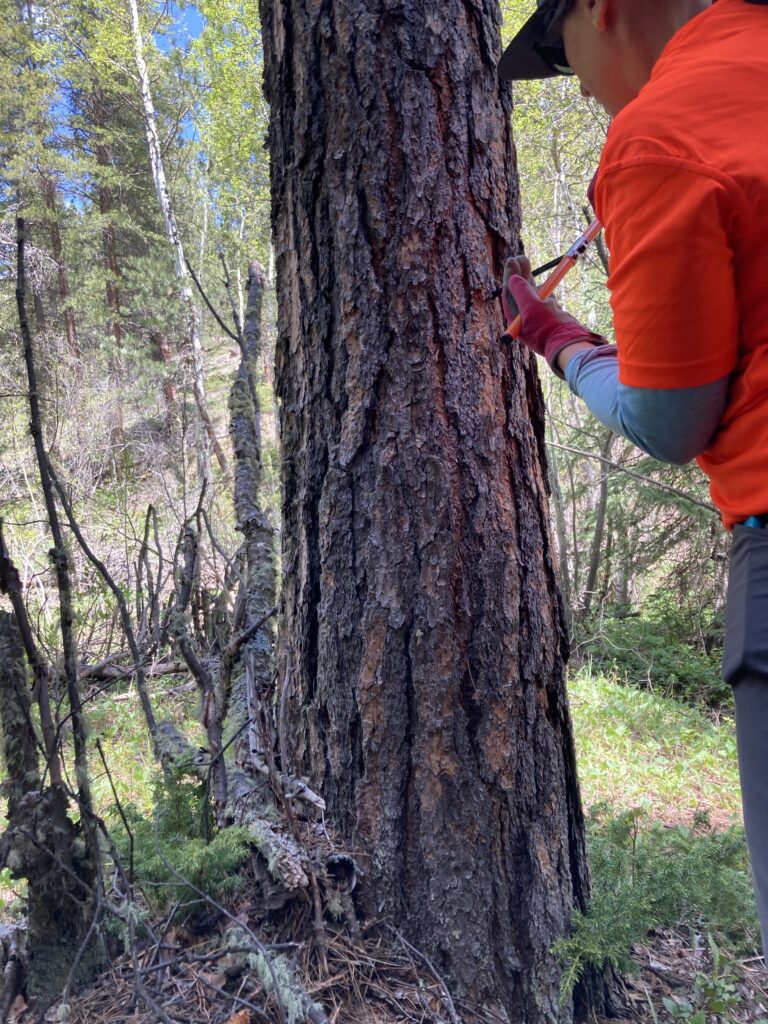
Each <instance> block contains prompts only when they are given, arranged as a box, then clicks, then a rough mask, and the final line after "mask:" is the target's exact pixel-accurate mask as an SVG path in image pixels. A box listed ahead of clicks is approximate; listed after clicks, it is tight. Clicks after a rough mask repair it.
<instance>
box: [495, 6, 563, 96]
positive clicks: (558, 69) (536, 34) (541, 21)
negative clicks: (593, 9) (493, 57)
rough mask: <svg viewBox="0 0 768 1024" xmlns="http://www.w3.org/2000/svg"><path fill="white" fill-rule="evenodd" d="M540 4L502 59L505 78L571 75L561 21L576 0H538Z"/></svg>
mask: <svg viewBox="0 0 768 1024" xmlns="http://www.w3.org/2000/svg"><path fill="white" fill-rule="evenodd" d="M536 2H537V4H538V7H537V10H536V13H535V14H533V15H532V16H531V17H530V18H529V19H528V21H526V23H525V24H524V25H523V27H522V28H521V29H520V31H519V32H518V33H517V35H516V36H515V38H514V39H513V40H512V42H511V43H510V44H509V46H508V47H507V48H506V50H505V51H504V53H503V54H502V57H501V60H500V61H499V77H500V78H501V80H502V81H503V82H511V81H521V80H530V79H533V78H553V77H554V76H555V75H572V74H573V71H572V70H571V68H570V67H569V66H568V58H567V57H566V55H565V48H564V47H563V40H562V36H561V35H560V32H559V22H560V18H561V17H562V15H563V14H565V12H566V11H567V10H568V9H569V8H570V7H571V6H572V2H573V0H536Z"/></svg>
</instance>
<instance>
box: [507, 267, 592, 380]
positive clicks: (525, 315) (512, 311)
mask: <svg viewBox="0 0 768 1024" xmlns="http://www.w3.org/2000/svg"><path fill="white" fill-rule="evenodd" d="M501 304H502V306H503V308H504V316H505V318H506V320H507V323H511V322H512V321H513V320H514V319H515V317H516V316H517V315H518V313H520V315H521V318H522V330H521V331H520V336H519V338H518V340H519V341H520V342H521V343H522V344H523V345H525V346H526V348H529V349H531V350H532V351H533V352H535V353H536V354H537V355H540V356H544V358H545V359H546V360H547V362H548V363H549V365H550V366H551V368H552V369H553V370H554V371H555V373H556V374H558V376H562V374H561V372H560V368H559V366H558V363H557V357H558V355H559V354H560V353H561V352H562V351H563V349H564V348H567V347H568V346H569V345H576V344H580V343H581V344H590V345H605V344H606V341H605V338H602V337H601V336H600V335H599V334H595V333H594V332H593V331H590V330H589V329H588V328H587V327H585V326H584V325H583V324H581V323H579V321H578V320H576V319H575V318H574V317H572V316H571V315H570V313H566V311H565V310H564V309H563V308H562V307H561V306H560V305H559V303H558V302H557V301H556V300H555V299H554V298H549V299H546V300H545V301H543V302H542V300H541V299H540V298H539V295H538V292H537V291H536V286H535V284H534V281H533V277H532V276H531V264H530V262H529V260H528V259H527V258H526V257H525V256H513V257H512V258H510V259H508V260H507V262H506V263H505V264H504V286H503V288H502V291H501Z"/></svg>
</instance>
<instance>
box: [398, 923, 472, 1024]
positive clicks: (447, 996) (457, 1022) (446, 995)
mask: <svg viewBox="0 0 768 1024" xmlns="http://www.w3.org/2000/svg"><path fill="white" fill-rule="evenodd" d="M388 927H389V929H390V931H392V932H393V933H394V934H395V935H396V936H397V938H398V939H399V940H400V942H401V943H402V945H403V947H404V948H405V949H407V950H408V951H409V952H410V953H413V955H414V956H417V957H418V958H419V959H420V960H421V961H422V963H424V964H426V966H427V968H428V970H430V971H431V972H432V977H433V978H434V979H435V981H436V982H437V983H438V985H439V986H440V991H441V993H442V995H443V999H444V1000H445V1005H446V1007H447V1008H448V1013H449V1015H450V1018H451V1021H452V1024H461V1018H460V1017H459V1015H458V1013H456V1007H455V1006H454V1005H453V1000H452V999H451V993H450V992H449V991H448V986H447V985H446V984H445V982H444V981H443V979H442V977H441V975H440V974H439V973H438V971H437V968H436V967H435V965H434V964H433V963H432V961H431V960H430V959H429V957H428V956H427V954H426V953H422V952H421V951H420V950H418V949H416V947H415V946H412V945H411V944H410V942H409V941H408V940H407V939H406V938H405V937H404V936H403V935H401V934H400V932H399V931H398V930H397V928H395V927H394V926H393V925H388Z"/></svg>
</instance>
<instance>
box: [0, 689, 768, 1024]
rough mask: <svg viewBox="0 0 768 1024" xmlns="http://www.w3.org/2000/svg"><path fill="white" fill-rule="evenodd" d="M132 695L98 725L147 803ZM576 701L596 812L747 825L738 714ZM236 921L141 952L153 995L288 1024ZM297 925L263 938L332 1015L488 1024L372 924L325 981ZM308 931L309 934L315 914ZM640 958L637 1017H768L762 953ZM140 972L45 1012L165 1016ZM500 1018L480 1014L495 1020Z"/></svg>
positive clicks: (677, 941)
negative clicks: (236, 956)
mask: <svg viewBox="0 0 768 1024" xmlns="http://www.w3.org/2000/svg"><path fill="white" fill-rule="evenodd" d="M128 698H129V695H128V694H122V695H120V694H118V695H114V696H112V697H110V698H108V699H107V701H106V703H105V704H104V706H103V707H102V712H103V722H102V726H103V729H99V724H98V722H97V723H95V728H96V729H97V731H103V732H104V734H105V736H106V738H108V739H109V740H110V748H111V749H112V750H113V751H115V752H116V754H115V761H114V763H112V764H111V774H112V776H113V781H114V782H115V784H116V786H117V789H118V792H119V794H120V798H121V800H123V801H125V802H126V803H129V802H130V803H133V804H134V805H137V806H138V807H145V808H146V809H147V811H148V810H149V808H150V806H151V803H152V786H151V778H152V772H153V766H152V758H151V751H150V750H149V748H148V746H147V744H146V739H145V737H144V730H143V729H142V727H141V722H140V720H139V719H138V716H137V713H136V711H135V708H134V704H135V702H134V701H133V700H130V699H128ZM159 699H160V700H161V701H162V703H163V710H164V713H165V714H168V712H169V709H170V710H171V712H172V716H173V717H175V718H178V720H179V721H182V720H186V721H188V720H189V717H190V716H191V715H193V714H194V700H195V698H194V694H193V693H192V692H191V691H190V690H189V689H188V687H186V686H184V685H183V684H180V685H178V686H176V687H171V688H168V689H166V690H165V691H164V692H163V694H162V695H160V698H159ZM570 701H571V707H572V711H573V717H574V725H575V732H576V741H577V750H578V757H579V766H580V776H581V786H582V796H583V801H584V804H585V806H586V807H588V808H589V807H594V806H595V805H599V806H601V807H602V808H603V813H606V812H607V813H608V814H609V815H610V814H616V815H619V814H621V813H622V812H624V811H626V810H627V809H630V808H639V809H640V810H641V812H642V815H643V820H645V821H650V822H655V823H657V824H658V823H661V827H662V828H665V829H670V830H683V831H686V830H687V829H689V828H694V829H695V827H696V826H695V823H696V820H697V817H700V816H701V815H702V814H703V815H705V816H706V818H707V819H708V822H709V823H710V825H711V827H712V829H713V830H714V831H717V830H725V829H727V828H728V827H729V826H730V825H733V824H737V825H738V824H739V823H740V804H739V788H738V770H737V763H736V747H735V739H734V729H733V723H732V720H731V719H730V718H729V717H728V715H727V714H724V715H722V716H716V715H713V714H711V713H709V712H705V711H701V710H698V709H695V708H691V707H689V706H686V705H682V704H681V703H680V702H678V701H676V700H673V699H669V698H666V697H664V696H661V695H658V694H653V693H647V692H644V691H639V690H637V689H635V688H630V687H627V686H623V685H620V684H618V683H616V682H615V681H612V680H609V679H606V678H603V677H600V676H596V675H593V674H592V673H591V672H589V671H588V670H582V671H581V672H579V673H577V674H576V675H575V677H574V679H573V680H572V683H571V686H570ZM117 752H119V755H118V754H117ZM100 782H102V783H103V791H102V790H101V787H100V785H97V791H99V792H101V795H102V798H103V800H104V801H107V800H109V799H110V796H109V792H108V788H107V780H106V779H103V780H100ZM247 892H248V886H247V884H246V885H244V886H242V887H241V890H240V892H239V894H238V895H237V896H236V897H235V898H233V901H232V902H231V903H230V904H229V908H230V912H231V914H232V916H233V918H234V919H238V920H242V921H244V922H245V921H247V920H248V918H249V916H250V915H249V904H248V896H247ZM0 895H2V894H0ZM9 895H10V894H9ZM231 927H232V921H231V920H230V921H227V920H225V921H221V920H220V921H219V922H218V923H217V924H215V926H214V927H213V928H212V929H211V930H210V931H209V932H208V933H206V934H203V935H200V934H199V933H198V934H194V933H193V931H191V930H190V929H187V928H184V927H179V928H175V927H174V928H169V929H168V931H167V933H166V934H165V937H164V939H163V943H164V949H163V951H162V952H161V953H160V952H159V951H157V950H156V951H155V952H154V953H152V951H149V953H147V954H145V955H144V956H143V957H142V960H143V962H144V964H143V966H144V970H145V972H146V973H145V975H144V976H145V978H147V979H151V980H152V985H153V991H155V992H158V991H163V993H164V995H167V993H168V992H171V993H173V998H172V1000H171V1005H172V1006H173V1016H172V1017H171V1018H170V1019H173V1020H175V1021H185V1022H189V1024H192V1022H195V1024H197V1022H199V1024H280V1021H281V1017H280V1014H279V1013H278V1011H277V1009H276V1007H275V1006H274V1001H273V1000H272V999H271V998H270V997H268V996H267V994H266V992H265V988H264V986H263V985H262V984H261V983H260V982H259V981H258V979H257V977H256V974H255V972H253V971H244V972H241V973H240V974H239V975H238V974H237V972H236V971H233V969H232V963H231V960H232V957H231V955H230V954H229V953H228V951H227V948H226V947H227V943H228V942H229V943H230V945H231V940H230V939H228V937H227V929H228V928H231ZM292 927H293V931H292V930H291V927H284V928H281V929H277V928H273V930H272V932H271V933H270V932H269V930H268V933H267V934H260V938H261V940H262V941H263V942H265V943H272V944H273V946H274V945H275V944H277V945H282V944H285V943H288V945H287V946H286V948H285V954H286V955H288V956H290V957H291V959H292V961H293V963H294V967H295V970H296V974H297V977H298V978H299V979H300V980H301V983H302V985H303V986H304V988H305V991H306V992H308V993H309V995H310V996H311V997H312V998H314V999H315V1000H317V1001H318V1002H319V1003H321V1004H322V1005H323V1006H324V1007H325V1008H326V1011H327V1014H328V1016H327V1019H328V1021H329V1022H330V1024H410V1022H416V1024H452V1022H454V1024H455V1022H456V1021H459V1022H461V1024H465V1022H466V1024H469V1022H470V1021H475V1020H478V1019H480V1018H478V1017H477V1016H475V1015H474V1014H473V1013H472V1012H471V1009H470V1008H469V1007H465V1006H463V1005H462V1004H461V1003H460V1001H458V1000H457V1001H456V1002H455V1005H454V1007H453V1011H452V1012H451V1010H450V1009H449V1008H448V1005H447V1002H446V1000H445V998H444V990H443V989H442V984H441V981H440V979H439V978H438V977H437V976H436V975H435V974H434V973H433V972H432V971H430V970H429V968H428V967H427V966H426V965H425V964H424V963H423V962H420V961H419V959H418V956H417V955H414V954H415V952H416V951H411V950H409V949H408V948H406V946H404V945H402V944H401V943H400V942H399V941H397V940H395V939H394V937H392V936H389V935H382V934H379V935H378V936H377V935H376V933H374V932H371V933H370V935H367V936H365V942H364V944H363V946H358V945H355V944H354V943H353V942H351V940H350V939H349V938H348V937H346V936H345V934H344V933H343V932H338V933H336V932H334V931H333V930H330V931H329V935H328V939H329V942H328V948H327V960H328V969H327V971H326V972H324V976H323V977H318V973H317V970H316V967H317V965H316V964H315V963H313V957H314V952H313V946H314V944H313V943H312V942H309V943H306V944H301V943H296V944H292V945H291V944H290V939H291V938H295V937H297V936H298V935H300V933H301V930H302V925H301V922H299V921H294V922H293V926H292ZM304 928H305V929H306V930H308V931H309V932H310V933H311V925H310V923H309V921H307V922H305V925H304ZM165 947H167V948H165ZM148 957H149V959H151V960H152V962H151V963H150V962H149V960H148ZM161 958H164V961H165V962H164V964H161V963H160V960H161ZM632 959H633V963H634V970H633V971H631V972H629V973H627V974H626V975H625V985H626V997H627V1002H628V1008H629V1012H630V1014H631V1017H630V1019H632V1020H633V1021H635V1022H636V1024H667V1022H672V1021H677V1022H681V1021H682V1022H687V1024H768V972H766V970H765V969H764V966H763V962H762V960H761V959H760V958H758V957H756V956H754V955H744V954H743V953H742V954H741V955H740V956H738V957H736V956H731V955H729V954H728V952H727V951H725V950H723V949H718V947H717V946H713V945H712V944H710V943H709V941H708V939H707V937H706V936H704V935H702V934H697V933H696V932H695V930H691V929H688V928H682V927H674V926H671V927H669V926H667V927H658V928H655V929H653V930H652V931H651V932H650V933H649V934H648V936H647V937H646V939H645V940H644V941H643V942H640V943H637V944H636V945H635V946H634V948H633V954H632ZM135 972H136V964H134V963H131V960H130V958H128V957H123V958H121V959H118V960H116V961H115V963H114V965H113V967H112V969H111V970H110V972H109V973H108V974H105V975H104V976H103V978H102V979H101V980H100V982H99V983H98V984H97V985H95V986H93V987H92V988H91V989H89V990H87V991H85V992H83V993H82V994H80V995H79V996H78V997H77V998H75V999H74V1000H73V1001H72V1002H71V1003H70V1005H69V1007H68V1009H67V1011H66V1012H65V1014H64V1016H62V1008H61V1007H53V1008H52V1010H51V1011H50V1012H49V1014H48V1015H47V1016H46V1021H51V1022H53V1021H57V1020H67V1021H68V1022H69V1024H122V1022H125V1024H129V1022H130V1024H158V1022H159V1021H161V1020H162V1018H161V1017H159V1016H158V1015H157V1014H156V1013H153V1012H152V1011H151V1010H148V1009H146V1005H145V1004H142V1003H141V1002H140V1001H139V1000H137V998H136V986H135ZM235 978H237V979H238V980H237V982H236V983H235V981H234V979H235ZM169 1008H170V1007H169ZM23 1011H24V1004H23V1001H21V1000H19V1001H18V1002H17V1005H16V1008H15V1011H14V1013H12V1014H11V1016H10V1017H9V1021H12V1022H16V1024H28V1022H29V1020H30V1018H29V1015H28V1014H25V1013H24V1012H23ZM286 1019H288V1018H286ZM297 1019H299V1018H297ZM301 1019H303V1018H301ZM493 1019H494V1018H493V1015H489V1016H486V1015H485V1014H483V1016H482V1020H483V1021H484V1022H490V1021H492V1020H493ZM595 1024H603V1022H602V1021H599V1022H595Z"/></svg>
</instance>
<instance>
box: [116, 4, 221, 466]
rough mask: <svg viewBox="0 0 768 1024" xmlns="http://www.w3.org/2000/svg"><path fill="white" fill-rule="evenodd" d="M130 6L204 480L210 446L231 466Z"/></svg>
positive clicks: (138, 31)
mask: <svg viewBox="0 0 768 1024" xmlns="http://www.w3.org/2000/svg"><path fill="white" fill-rule="evenodd" d="M128 9H129V11H130V14H131V31H132V34H133V47H134V58H135V61H136V69H137V71H138V74H139V86H140V90H141V104H142V109H143V111H144V126H145V129H146V133H147V145H148V148H149V161H150V164H151V167H152V179H153V181H154V183H155V191H156V193H157V201H158V203H159V204H160V211H161V213H162V215H163V221H164V222H165V230H166V233H167V236H168V241H169V242H170V244H171V247H172V249H173V255H174V267H175V272H176V280H177V282H178V284H179V290H180V292H181V299H182V302H183V304H184V308H185V310H186V312H187V322H188V329H189V344H190V348H191V354H192V391H193V393H194V396H195V404H196V406H197V413H198V421H199V429H198V431H197V443H196V449H197V461H198V473H199V475H200V477H201V478H202V479H208V478H209V477H210V454H209V448H213V451H214V454H215V455H216V461H217V462H218V463H219V468H220V469H221V471H222V473H224V474H225V476H226V475H228V473H229V465H228V463H227V457H226V455H225V454H224V449H223V448H222V447H221V444H220V443H219V440H218V438H217V437H216V433H215V431H214V429H213V423H212V422H211V417H210V414H209V412H208V404H207V400H206V395H205V367H204V365H203V344H202V340H201V337H200V312H199V310H198V309H197V307H196V306H195V304H194V302H193V300H192V286H191V281H190V276H189V271H188V270H187V264H186V262H185V260H184V248H183V246H182V244H181V236H180V235H179V229H178V225H177V223H176V214H175V212H174V209H173V203H172V202H171V195H170V192H169V191H168V184H167V182H166V178H165V168H164V166H163V154H162V150H161V148H160V138H159V136H158V134H157V118H156V116H155V106H154V103H153V101H152V90H151V88H150V84H149V74H148V72H147V65H146V63H145V61H144V41H143V39H142V35H141V25H140V24H139V10H138V6H137V2H136V0H128Z"/></svg>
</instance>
